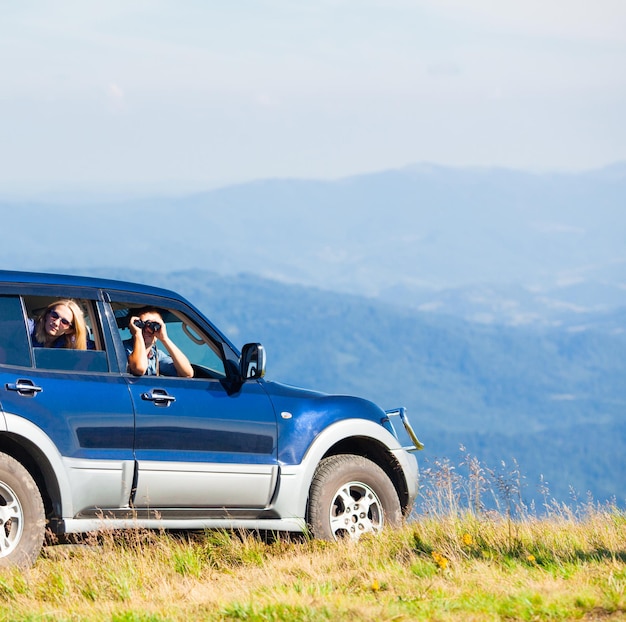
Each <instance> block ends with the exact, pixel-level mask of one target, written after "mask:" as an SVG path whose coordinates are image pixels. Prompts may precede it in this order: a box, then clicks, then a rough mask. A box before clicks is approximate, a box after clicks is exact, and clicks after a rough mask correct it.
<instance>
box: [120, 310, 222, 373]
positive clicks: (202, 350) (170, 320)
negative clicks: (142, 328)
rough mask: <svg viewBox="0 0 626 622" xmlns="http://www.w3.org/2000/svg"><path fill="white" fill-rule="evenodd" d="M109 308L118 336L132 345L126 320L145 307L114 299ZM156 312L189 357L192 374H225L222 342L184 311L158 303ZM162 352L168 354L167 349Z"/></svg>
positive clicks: (169, 335)
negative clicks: (114, 301) (206, 332)
mask: <svg viewBox="0 0 626 622" xmlns="http://www.w3.org/2000/svg"><path fill="white" fill-rule="evenodd" d="M148 306H150V305H148ZM112 308H113V311H114V313H115V317H116V321H117V326H118V330H119V334H120V338H121V340H122V342H123V343H124V345H125V348H127V349H128V348H132V345H131V344H132V335H131V332H130V329H129V327H128V324H129V322H130V319H131V317H134V316H135V315H136V314H137V312H138V311H140V310H141V308H144V309H145V308H146V305H138V304H136V303H133V304H128V303H113V304H112ZM158 312H159V315H160V316H161V318H162V319H163V323H164V324H165V328H166V331H167V336H168V337H169V339H171V340H172V341H173V342H174V343H175V344H176V346H177V347H178V348H179V349H180V350H181V351H182V352H183V353H184V355H185V356H186V357H187V358H188V359H189V362H190V363H191V365H192V367H193V370H194V375H193V377H194V378H216V379H221V378H226V368H225V365H224V355H223V353H222V348H221V344H219V343H216V342H215V341H214V340H212V339H211V338H210V337H209V336H208V335H206V334H205V333H204V332H203V331H202V330H201V329H200V328H199V326H198V325H197V324H196V323H195V322H194V321H193V320H191V319H190V318H189V317H188V316H187V315H185V314H184V313H182V312H180V311H178V310H175V309H164V308H162V307H158ZM156 347H157V349H159V350H162V351H165V348H164V347H163V345H162V344H160V343H159V342H158V341H157V342H156ZM164 353H165V354H167V353H166V352H164Z"/></svg>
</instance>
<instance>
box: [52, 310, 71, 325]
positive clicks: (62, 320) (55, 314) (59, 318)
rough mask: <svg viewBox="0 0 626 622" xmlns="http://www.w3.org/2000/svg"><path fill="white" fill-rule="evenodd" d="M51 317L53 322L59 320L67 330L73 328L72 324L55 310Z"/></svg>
mask: <svg viewBox="0 0 626 622" xmlns="http://www.w3.org/2000/svg"><path fill="white" fill-rule="evenodd" d="M50 317H51V318H52V319H53V320H59V321H60V322H61V324H62V325H63V326H65V328H69V327H70V326H72V322H70V321H69V320H66V319H65V318H64V317H61V316H60V315H59V314H58V313H57V312H56V311H55V310H54V309H53V310H52V311H50Z"/></svg>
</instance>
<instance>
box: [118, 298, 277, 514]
mask: <svg viewBox="0 0 626 622" xmlns="http://www.w3.org/2000/svg"><path fill="white" fill-rule="evenodd" d="M142 305H143V306H145V305H150V306H153V307H158V308H159V309H161V313H162V315H163V319H164V322H165V323H166V325H167V333H168V335H169V336H170V337H171V338H172V339H173V340H174V341H175V343H176V345H177V346H178V347H179V348H180V349H181V350H182V351H183V352H184V353H185V354H186V355H187V356H188V358H189V360H190V361H191V363H192V364H193V366H194V372H195V376H194V378H178V377H172V376H169V377H168V376H139V377H137V376H132V375H131V374H127V375H126V380H127V382H128V386H129V388H130V393H131V396H132V400H133V405H134V409H135V457H136V460H137V481H136V492H135V496H134V506H135V507H136V508H148V507H149V508H152V509H158V510H159V511H160V512H161V514H162V515H163V516H168V511H169V512H170V513H171V512H179V513H182V514H184V515H189V513H190V512H195V513H201V514H205V515H214V514H215V513H216V512H217V513H218V514H224V513H225V512H227V513H228V515H229V516H234V515H237V512H240V514H239V515H245V513H246V512H249V511H251V510H254V511H258V510H259V509H262V508H265V507H266V506H267V505H269V503H270V500H271V498H272V495H273V493H274V490H275V488H276V485H277V481H278V464H277V443H276V437H277V426H276V417H275V414H274V409H273V407H272V404H271V402H270V400H269V397H268V396H267V394H266V393H265V391H264V389H263V387H262V385H261V384H260V383H258V382H249V383H245V384H244V385H243V386H242V387H241V388H240V389H239V390H238V391H235V392H232V390H231V389H232V386H231V384H230V383H229V381H228V374H227V372H226V368H227V365H226V363H225V360H224V354H223V348H224V347H228V345H227V344H225V343H223V342H222V341H220V337H219V335H218V334H217V333H216V331H214V329H213V328H212V327H211V326H210V325H208V324H207V323H205V322H204V320H203V318H201V317H200V316H198V315H197V314H195V313H194V312H193V310H191V309H190V308H186V307H185V306H184V305H183V304H182V303H180V302H179V301H173V300H161V299H156V300H155V299H153V298H150V299H147V298H133V300H129V299H128V298H127V299H124V300H122V301H120V300H119V299H117V298H116V297H115V296H114V295H112V306H113V312H114V314H115V315H116V317H117V318H118V327H119V329H120V340H122V341H123V340H124V339H125V337H127V336H128V334H129V333H128V332H127V324H128V319H129V317H130V316H132V314H133V308H135V309H136V308H137V307H139V306H142ZM159 347H162V346H159Z"/></svg>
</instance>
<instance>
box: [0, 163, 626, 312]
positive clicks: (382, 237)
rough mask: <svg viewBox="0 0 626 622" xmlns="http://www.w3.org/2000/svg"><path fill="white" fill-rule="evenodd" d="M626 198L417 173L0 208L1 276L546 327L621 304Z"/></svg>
mask: <svg viewBox="0 0 626 622" xmlns="http://www.w3.org/2000/svg"><path fill="white" fill-rule="evenodd" d="M625 199H626V164H616V165H614V166H612V167H608V168H606V169H602V170H598V171H590V172H586V173H576V174H558V173H545V174H533V173H525V172H518V171H510V170H502V169H452V168H444V167H438V166H431V165H419V166H413V167H407V168H405V169H401V170H393V171H385V172H381V173H376V174H369V175H362V176H356V177H351V178H346V179H340V180H336V181H311V180H280V179H276V180H266V181H258V182H253V183H247V184H240V185H235V186H229V187H225V188H219V189H214V190H211V191H208V192H205V193H201V194H194V195H191V196H183V197H152V198H146V199H141V200H138V199H133V200H128V201H117V202H111V201H110V200H109V201H108V202H106V201H103V202H101V203H98V202H97V201H94V200H93V198H91V200H90V202H89V204H88V206H87V207H85V206H81V205H79V204H77V200H76V198H74V200H73V202H68V203H67V204H61V203H58V202H57V203H50V204H41V203H39V204H34V203H29V202H21V203H16V202H11V203H9V202H4V203H3V202H0V215H2V221H3V230H4V231H5V232H9V234H8V235H5V236H4V237H3V245H2V248H1V249H0V265H3V266H5V267H8V268H11V267H16V268H17V267H27V268H43V269H47V268H50V267H59V266H61V267H68V268H72V269H73V268H76V267H98V266H112V267H122V266H125V267H129V268H132V267H134V268H145V269H161V268H162V267H165V268H166V269H167V270H179V269H194V268H201V269H207V270H211V271H215V272H218V273H220V274H238V273H240V272H250V273H255V274H258V275H260V276H264V277H266V278H272V279H276V280H281V281H283V282H289V283H300V284H303V285H308V286H317V287H320V288H323V289H327V290H334V291H341V292H346V293H353V294H359V295H366V296H372V297H378V298H381V299H386V300H390V301H393V302H394V303H399V304H405V305H407V306H415V307H418V308H421V309H423V310H429V309H430V310H437V311H439V312H444V313H452V314H457V315H460V316H461V317H464V318H465V319H472V320H477V321H482V322H506V323H511V324H520V323H527V322H537V321H541V322H545V323H552V322H555V321H560V316H561V314H562V312H564V311H568V312H570V313H571V314H576V313H583V312H588V311H602V310H610V309H613V308H615V307H616V306H620V305H624V304H626V287H625V284H626V245H625V243H624V240H626V210H625V209H624V203H625ZM62 242H63V243H62ZM164 264H165V265H164Z"/></svg>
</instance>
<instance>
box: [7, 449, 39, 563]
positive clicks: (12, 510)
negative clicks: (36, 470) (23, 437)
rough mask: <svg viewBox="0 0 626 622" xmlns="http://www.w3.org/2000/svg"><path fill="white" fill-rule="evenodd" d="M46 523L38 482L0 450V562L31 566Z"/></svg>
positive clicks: (37, 552)
mask: <svg viewBox="0 0 626 622" xmlns="http://www.w3.org/2000/svg"><path fill="white" fill-rule="evenodd" d="M45 526H46V521H45V513H44V507H43V501H42V500H41V494H40V492H39V488H37V484H35V481H34V480H33V478H32V477H31V475H30V473H29V472H28V471H27V470H26V469H25V468H24V467H23V466H22V465H21V464H20V463H19V462H18V461H17V460H15V459H14V458H12V457H11V456H8V455H7V454H3V453H0V566H1V567H5V566H18V567H21V568H27V567H29V566H32V564H33V563H34V562H35V560H36V559H37V556H38V555H39V552H40V551H41V547H42V545H43V538H44V530H45Z"/></svg>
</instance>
